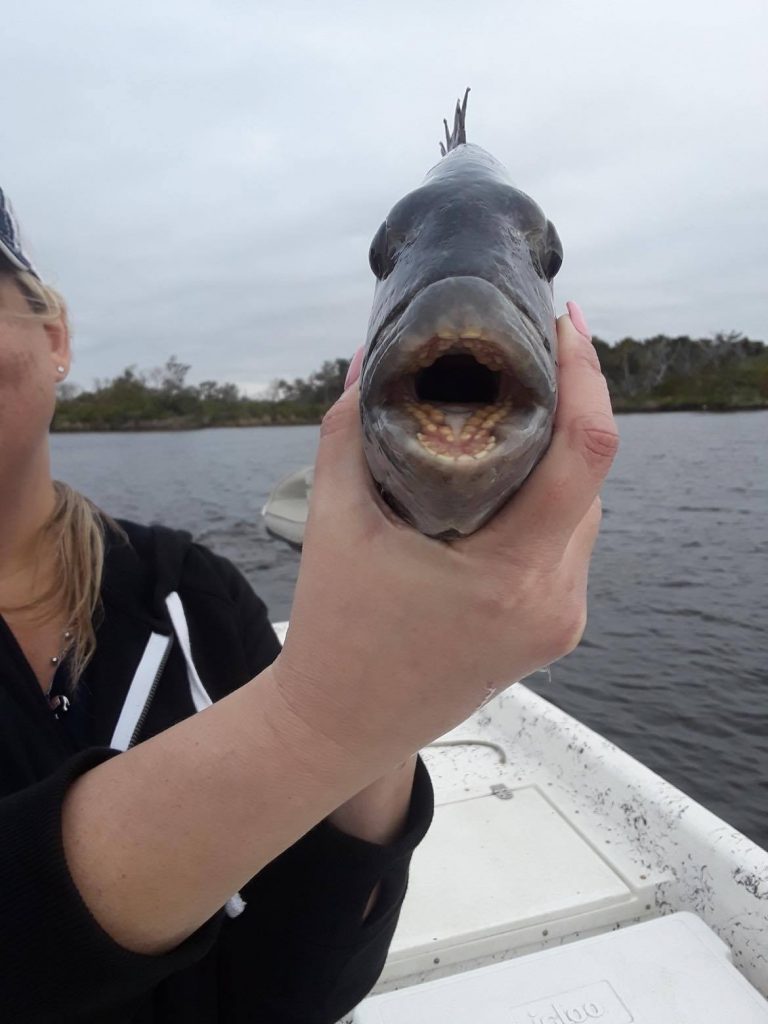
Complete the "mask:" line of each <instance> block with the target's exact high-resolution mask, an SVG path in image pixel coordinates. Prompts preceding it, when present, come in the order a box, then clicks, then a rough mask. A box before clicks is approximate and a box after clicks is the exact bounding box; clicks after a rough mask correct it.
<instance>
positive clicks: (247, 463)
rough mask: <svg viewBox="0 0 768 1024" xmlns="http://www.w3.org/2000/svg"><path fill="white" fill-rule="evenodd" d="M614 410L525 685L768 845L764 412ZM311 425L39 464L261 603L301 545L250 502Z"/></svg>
mask: <svg viewBox="0 0 768 1024" xmlns="http://www.w3.org/2000/svg"><path fill="white" fill-rule="evenodd" d="M619 426H620V430H621V435H622V447H621V452H620V455H619V457H618V459H617V462H616V465H615V467H614V470H613V472H612V474H611V477H610V479H609V480H608V482H607V484H606V486H605V490H604V493H603V499H604V508H605V518H604V521H603V529H602V533H601V538H600V540H599V542H598V546H597V550H596V553H595V557H594V562H593V568H592V574H591V584H590V620H589V625H588V628H587V632H586V635H585V638H584V641H583V643H582V644H581V646H580V647H579V649H578V650H577V651H575V652H574V653H573V654H572V655H571V656H570V657H568V658H566V659H564V660H563V661H561V662H559V663H558V664H557V665H555V666H553V668H552V680H551V682H549V683H547V682H546V681H543V677H536V679H535V680H534V681H532V684H531V685H532V686H533V688H534V689H536V690H537V692H539V693H542V694H543V695H544V696H546V697H547V698H548V699H550V700H552V701H554V702H555V703H557V704H559V705H560V706H561V707H563V708H564V709H565V710H566V711H568V712H570V713H571V714H573V715H575V716H577V717H578V718H580V719H581V720H582V721H584V722H585V723H587V724H588V725H590V726H591V727H592V728H594V729H597V730H598V731H599V732H601V733H603V734H604V735H606V736H608V737H609V738H610V739H612V740H613V741H614V742H616V743H618V744H619V745H620V746H622V747H623V748H624V749H625V750H628V751H630V752H631V753H632V754H634V755H635V756H636V757H638V758H640V759H641V760H642V761H644V762H645V763H646V764H648V765H649V766H650V767H652V768H653V769H654V770H655V771H658V772H659V773H660V774H662V775H664V776H665V778H667V779H669V781H670V782H673V783H674V784H675V785H677V786H680V787H681V788H682V789H684V790H686V791H687V792H688V793H690V794H691V795H692V796H694V797H695V798H696V799H698V800H700V801H701V802H702V803H703V804H705V805H706V806H708V807H710V808H711V809H712V810H713V811H715V812H716V813H718V814H720V815H721V816H722V817H724V818H726V819H727V820H728V821H730V822H731V823H732V824H734V825H735V826H736V827H737V828H739V829H741V830H742V831H743V832H745V833H746V834H747V835H749V836H750V837H751V838H753V839H755V840H756V841H758V842H759V843H761V845H763V846H768V611H767V608H768V413H766V412H756V413H732V414H728V415H716V414H702V413H670V414H664V415H644V416H642V415H637V416H622V417H621V418H620V420H619ZM317 436H318V431H317V428H314V427H292V428H291V427H289V428H278V427H274V428H262V429H240V430H237V429H232V430H206V431H199V432H190V433H175V434H166V433H155V434H77V435H76V434H71V435H55V436H54V437H53V452H54V471H55V473H56V475H57V476H58V477H59V478H60V479H63V480H66V481H68V482H69V483H71V484H72V485H74V486H75V487H78V488H79V489H81V490H83V491H84V492H85V493H86V494H88V495H89V496H90V497H92V498H93V499H94V500H95V501H96V502H97V503H98V504H100V505H101V506H102V507H103V508H104V509H106V510H107V511H109V512H110V513H112V514H113V515H115V516H120V517H124V518H129V519H136V520H140V521H158V522H163V523H165V524H167V525H175V526H178V527H182V528H184V529H187V530H190V531H191V532H192V533H193V534H194V536H195V537H196V538H197V539H198V540H200V541H202V542H203V543H205V544H207V545H209V546H210V547H212V548H213V549H214V550H216V551H217V552H219V553H220V554H223V555H227V556H228V557H229V558H231V559H232V560H233V561H234V562H235V563H236V564H237V565H238V566H240V568H241V569H242V570H243V572H244V573H245V575H246V576H247V577H248V579H249V580H250V581H251V583H252V584H253V586H254V588H255V589H256V591H257V592H258V593H259V594H260V595H261V596H262V597H263V598H264V600H265V601H266V602H267V604H268V606H269V608H270V613H271V616H272V618H273V620H275V621H276V620H279V619H286V618H288V616H289V613H290V608H291V600H292V595H293V588H294V585H295V582H296V575H297V571H298V564H299V556H298V555H297V554H295V553H294V552H292V551H291V550H290V549H289V548H288V547H287V546H286V545H284V544H281V543H280V542H278V541H274V540H272V539H270V538H269V537H268V536H267V534H266V532H265V530H264V527H263V525H262V523H261V516H260V510H261V507H262V505H263V503H264V501H265V500H266V498H267V495H268V494H269V492H270V490H271V488H272V487H273V485H274V483H275V482H276V480H277V479H278V478H279V477H281V476H283V475H285V474H287V473H289V472H291V471H293V470H295V469H298V468H300V467H301V466H303V465H306V464H308V463H310V462H312V461H313V458H314V453H315V448H316V444H317ZM540 680H541V681H540Z"/></svg>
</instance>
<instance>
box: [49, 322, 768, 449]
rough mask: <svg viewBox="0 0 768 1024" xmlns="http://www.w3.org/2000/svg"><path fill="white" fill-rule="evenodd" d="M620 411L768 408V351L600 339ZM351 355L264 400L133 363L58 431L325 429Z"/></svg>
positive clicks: (82, 402)
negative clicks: (289, 426)
mask: <svg viewBox="0 0 768 1024" xmlns="http://www.w3.org/2000/svg"><path fill="white" fill-rule="evenodd" d="M594 344H595V348H596V350H597V354H598V357H599V359H600V365H601V366H602V369H603V373H604V374H605V376H606V378H607V380H608V387H609V389H610V392H611V397H612V400H613V405H614V408H615V409H616V410H617V411H618V412H637V411H639V412H654V411H664V410H674V409H711V410H728V409H757V408H768V349H767V348H766V346H765V345H764V344H763V343H762V342H761V341H753V340H751V339H749V338H746V337H744V336H743V335H741V334H738V333H736V332H731V333H729V334H716V335H715V336H714V337H713V338H689V337H687V336H680V337H675V338H673V337H667V336H666V335H658V336H656V337H654V338H648V339H646V340H644V341H637V340H635V339H634V338H624V339H623V340H622V341H620V342H618V343H617V344H614V345H608V344H607V343H606V342H604V341H602V340H601V339H600V338H595V339H594ZM348 367H349V360H348V359H334V360H328V361H326V362H324V363H323V365H322V366H321V367H320V369H319V370H316V371H315V372H314V373H312V374H311V375H310V376H309V377H308V378H306V379H304V378H300V377H297V378H296V379H294V380H293V381H286V380H277V381H274V382H273V383H272V385H271V386H270V388H269V391H268V393H267V394H266V395H265V396H264V397H263V398H250V397H248V396H247V395H244V394H243V393H242V392H241V391H240V389H239V388H238V387H237V385H235V384H229V383H225V384H219V383H217V382H216V381H213V380H206V381H202V383H200V384H188V383H187V375H188V373H189V370H190V366H189V365H188V364H186V363H182V362H180V361H179V360H178V359H177V358H176V357H175V356H172V357H171V358H170V359H169V360H168V362H167V363H166V364H165V366H162V367H159V368H157V369H154V370H150V371H138V370H137V369H136V367H128V368H127V369H125V370H123V372H122V373H121V374H120V375H119V376H118V377H114V378H112V379H111V380H102V381H96V382H95V384H94V387H93V388H92V389H91V390H89V391H81V390H79V389H78V388H77V387H75V386H74V385H72V384H65V385H62V387H61V389H60V394H59V402H58V407H57V410H56V416H55V418H54V422H53V429H54V430H60V431H64V430H159V429H166V430H169V429H171V430H173V429H175V430H182V429H190V428H195V427H216V426H267V425H277V424H300V423H317V422H319V420H320V419H321V417H322V416H323V414H324V413H325V411H326V410H327V409H328V408H329V407H330V406H331V405H332V404H333V403H334V402H335V401H336V399H337V398H338V396H339V395H340V394H341V392H342V389H343V387H344V379H345V377H346V374H347V369H348Z"/></svg>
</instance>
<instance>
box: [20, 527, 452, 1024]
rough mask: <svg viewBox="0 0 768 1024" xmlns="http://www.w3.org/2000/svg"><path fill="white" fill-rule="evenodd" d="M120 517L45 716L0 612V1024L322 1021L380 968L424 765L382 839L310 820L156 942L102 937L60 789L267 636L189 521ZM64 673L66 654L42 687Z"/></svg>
mask: <svg viewBox="0 0 768 1024" xmlns="http://www.w3.org/2000/svg"><path fill="white" fill-rule="evenodd" d="M121 525H122V526H123V528H124V529H125V531H126V533H127V535H128V537H129V540H130V543H125V542H124V541H118V540H117V539H114V538H112V539H110V540H109V543H108V547H107V553H106V560H105V570H104V579H103V585H102V601H103V619H102V621H101V624H100V625H99V627H98V630H97V650H96V654H95V655H94V658H93V660H92V662H91V664H90V665H89V666H88V668H87V670H86V672H85V674H84V676H83V678H82V680H81V682H80V684H79V685H78V688H77V690H76V692H75V694H74V696H73V697H72V702H71V706H70V708H69V710H67V711H66V712H62V711H61V710H59V713H58V717H56V715H55V713H54V712H53V711H52V710H51V707H50V705H49V702H48V700H47V699H46V697H45V695H44V694H43V692H42V690H41V689H40V686H39V684H38V682H37V680H36V678H35V676H34V674H33V673H32V670H31V668H30V666H29V665H28V663H27V661H26V659H25V657H24V655H23V654H22V652H21V649H20V648H19V646H18V644H17V643H16V641H15V639H14V637H13V635H12V633H11V632H10V630H9V629H8V627H7V625H6V623H5V622H4V621H3V619H2V618H1V617H0V1021H3V1022H6V1021H7V1022H8V1024H11V1022H13V1024H53V1022H56V1024H59V1022H61V1024H91V1022H94V1024H95V1022H98V1024H102V1022H103V1024H118V1022H119V1024H127V1022H131V1024H161V1022H162V1024H166V1022H168V1024H170V1022H173V1024H177V1022H178V1024H182V1022H183V1024H241V1022H243V1024H244V1022H246V1021H247V1022H248V1024H333V1022H335V1021H337V1020H338V1019H339V1018H340V1017H341V1016H343V1015H344V1014H345V1013H346V1012H347V1011H348V1010H350V1009H351V1008H352V1007H353V1006H355V1005H356V1004H357V1003H358V1002H359V1001H360V1000H361V999H362V998H363V997H364V996H365V995H366V994H367V992H368V991H369V990H370V988H371V987H372V986H373V984H374V983H375V981H376V979H377V978H378V976H379V974H380V972H381V969H382V967H383V965H384V961H385V958H386V954H387V950H388V947H389V943H390V941H391V938H392V935H393V932H394V929H395V925H396V923H397V919H398V914H399V911H400V906H401V903H402V900H403V897H404V895H405V889H406V885H407V878H408V866H409V862H410V856H411V853H412V852H413V849H414V848H415V846H416V845H417V844H418V842H419V841H420V840H421V839H422V837H423V836H424V834H425V832H426V830H427V828H428V826H429V823H430V821H431V816H432V789H431V785H430V782H429V776H428V775H427V772H426V769H425V768H424V765H423V764H422V763H421V761H419V763H418V766H417V771H416V779H415V784H414V790H413V795H412V798H411V805H410V810H409V814H408V819H407V823H406V826H405V829H404V832H403V834H402V835H401V836H400V837H399V838H398V839H397V840H396V841H395V842H393V843H391V844H390V845H387V846H380V845H377V844H374V843H368V842H365V841H363V840H360V839H357V838H355V837H352V836H349V835H346V834H345V833H343V832H341V831H340V830H338V829H336V828H334V827H333V826H332V825H331V824H330V823H329V822H327V821H323V822H321V823H320V824H318V825H317V826H316V827H315V828H313V829H312V830H311V831H310V832H308V833H307V834H306V835H305V836H304V837H303V838H302V839H300V840H299V841H298V842H297V843H296V844H295V845H294V846H292V847H290V848H289V849H288V850H286V851H285V852H284V853H282V854H281V855H280V856H278V857H277V858H276V859H275V860H274V861H272V862H271V863H270V864H268V865H267V866H266V867H265V868H264V869H263V870H262V871H261V872H259V874H258V875H256V876H255V877H254V878H253V879H251V881H250V882H248V883H247V884H246V885H245V886H244V887H243V889H242V891H241V892H240V893H239V894H238V895H237V896H236V897H233V899H232V900H230V901H229V903H228V904H227V907H226V909H222V911H221V912H220V913H219V914H218V915H216V916H215V917H214V918H213V919H211V920H210V921H208V922H207V923H206V924H205V925H204V926H203V927H202V928H200V929H199V930H198V931H197V932H195V933H194V934H193V935H192V936H190V938H189V939H187V940H186V941H185V942H184V943H182V944H181V945H180V946H178V947H177V948H176V949H174V950H172V951H171V952H169V953H167V954H165V955H161V956H143V955H140V954H136V953H132V952H129V951H128V950H126V949H124V948H123V947H121V946H119V945H118V944H117V943H115V942H114V941H113V940H112V939H111V938H110V937H109V936H108V935H107V934H106V933H105V932H104V930H103V929H102V928H101V927H100V926H99V925H98V924H97V922H96V921H95V920H94V918H93V917H92V915H91V914H90V912H89V911H88V909H87V907H86V906H85V904H84V903H83V901H82V899H81V897H80V895H79V892H78V890H77V888H76V887H75V885H74V883H73V881H72V878H71V876H70V874H69V872H68V870H67V865H66V861H65V858H64V853H63V846H62V835H61V805H62V800H63V798H64V795H65V793H66V791H67V788H68V786H69V785H70V784H71V783H72V781H73V780H74V779H76V778H77V777H78V776H79V775H81V774H82V773H83V772H85V771H87V770H88V769H89V768H91V767H93V766H95V765H97V764H100V763H101V762H103V761H105V760H106V759H107V758H110V757H115V756H119V751H121V750H124V749H126V747H127V746H130V745H133V744H134V743H136V742H140V741H141V740H143V739H147V738H148V737H150V736H153V735H155V734H157V733H158V732H161V731H162V730H163V729H166V728H168V727H169V726H171V725H174V724H175V723H176V722H179V721H180V720H182V719H184V718H186V717H187V716H189V715H191V714H194V713H195V711H196V710H200V708H201V707H204V706H206V703H209V702H210V701H211V700H214V701H215V700H217V699H219V698H220V697H223V696H225V695H226V694H227V693H229V692H231V691H232V690H233V689H236V688H237V687H238V686H241V685H243V684H244V683H245V682H247V681H248V680H249V679H252V678H253V677H254V676H255V675H257V674H258V673H259V672H261V671H262V670H263V669H264V668H266V667H267V665H269V664H270V663H271V662H272V660H273V659H274V658H275V657H276V655H277V653H278V651H279V649H280V645H279V642H278V640H277V638H276V636H275V633H274V631H273V629H272V627H271V625H270V623H269V620H268V618H267V612H266V608H265V606H264V604H263V603H262V601H260V600H259V598H258V597H256V596H255V594H254V593H253V591H252V590H251V588H250V586H249V585H248V583H247V582H246V581H245V579H244V578H243V576H242V575H241V574H240V573H239V572H238V571H237V570H236V569H235V568H234V566H233V565H232V564H231V563H230V562H228V561H227V560H226V559H224V558H220V557H218V556H216V555H214V554H212V553H211V552H210V551H208V550H207V549H206V548H204V547H201V546H199V545H197V544H193V543H192V541H191V538H190V537H189V535H188V534H185V533H181V532H176V531H171V530H167V529H165V528H162V527H142V526H137V525H135V524H132V523H122V524H121ZM174 595H175V596H174ZM65 686H66V670H65V666H63V667H62V669H60V671H59V673H57V678H56V681H55V683H54V692H57V691H58V692H63V689H64V687H65ZM226 841H227V837H226V836H222V842H226ZM377 883H381V889H380V895H379V897H378V900H377V902H376V904H375V906H374V909H373V911H372V912H371V914H370V915H369V916H368V918H366V919H365V920H363V913H364V908H365V906H366V903H367V901H368V898H369V896H370V894H371V891H372V890H373V888H374V886H375V885H376V884H377Z"/></svg>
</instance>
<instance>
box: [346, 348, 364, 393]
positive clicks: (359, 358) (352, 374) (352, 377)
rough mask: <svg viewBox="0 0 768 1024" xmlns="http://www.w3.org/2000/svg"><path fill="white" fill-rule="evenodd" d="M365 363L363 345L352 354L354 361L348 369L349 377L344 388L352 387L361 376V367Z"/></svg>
mask: <svg viewBox="0 0 768 1024" xmlns="http://www.w3.org/2000/svg"><path fill="white" fill-rule="evenodd" d="M362 365H363V346H362V345H361V346H360V348H359V349H358V350H357V352H355V354H354V355H353V356H352V362H351V363H350V364H349V369H348V370H347V379H346V380H345V381H344V390H345V391H346V390H347V388H349V387H351V386H352V385H353V384H354V383H355V381H356V380H357V378H358V377H359V376H360V367H361V366H362Z"/></svg>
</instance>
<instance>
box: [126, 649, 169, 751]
mask: <svg viewBox="0 0 768 1024" xmlns="http://www.w3.org/2000/svg"><path fill="white" fill-rule="evenodd" d="M172 647H173V634H171V635H170V636H169V637H168V643H167V644H166V647H165V651H164V652H163V656H162V658H161V659H160V664H159V665H158V666H157V672H155V678H154V679H153V680H152V685H151V686H150V688H149V693H148V694H147V699H146V700H145V701H144V707H143V708H142V709H141V714H140V715H139V718H138V721H137V722H136V727H135V729H134V730H133V732H132V733H131V738H130V740H129V742H128V746H127V747H126V750H130V749H131V747H132V746H133V745H134V744H135V743H136V742H137V741H138V738H139V733H140V732H141V730H142V729H143V727H144V723H145V722H146V720H147V715H148V714H149V709H150V707H151V705H152V700H153V698H154V696H155V692H156V691H157V687H158V686H159V685H160V676H161V675H162V674H163V670H164V669H165V665H166V662H167V661H168V656H169V655H170V653H171V648H172Z"/></svg>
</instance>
